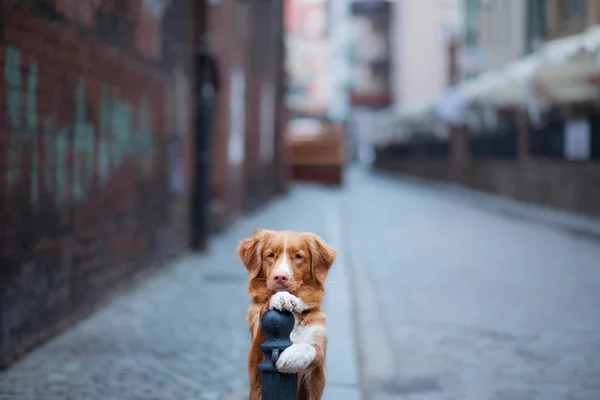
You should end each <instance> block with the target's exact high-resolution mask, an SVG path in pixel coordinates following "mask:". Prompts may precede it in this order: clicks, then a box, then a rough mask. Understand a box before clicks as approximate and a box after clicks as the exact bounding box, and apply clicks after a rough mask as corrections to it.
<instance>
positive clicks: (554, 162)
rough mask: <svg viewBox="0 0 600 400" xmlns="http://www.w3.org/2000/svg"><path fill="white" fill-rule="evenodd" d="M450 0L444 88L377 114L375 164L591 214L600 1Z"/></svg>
mask: <svg viewBox="0 0 600 400" xmlns="http://www.w3.org/2000/svg"><path fill="white" fill-rule="evenodd" d="M459 3H460V2H459V1H453V0H448V1H445V2H443V4H444V6H445V7H446V10H447V11H446V21H454V22H453V24H452V25H454V26H455V29H454V31H455V32H459V35H458V36H455V37H454V40H452V41H451V42H450V43H451V45H450V51H449V53H450V57H449V65H450V70H451V71H452V70H454V72H455V74H454V77H455V79H450V83H452V84H453V85H452V86H451V87H449V88H448V89H447V90H446V91H445V92H444V93H443V94H442V95H441V96H439V97H438V98H435V99H432V100H431V101H424V102H422V103H419V102H416V101H415V102H404V103H403V104H401V105H400V107H399V109H388V110H386V111H384V112H382V113H379V114H378V115H377V118H376V121H377V128H376V129H375V132H376V136H377V141H376V145H377V146H378V151H377V157H376V164H377V165H378V166H384V167H385V168H393V169H400V170H403V171H405V172H410V173H414V174H417V175H421V176H426V177H429V178H434V179H444V180H452V181H455V182H459V183H461V184H464V185H468V186H471V187H474V188H478V189H483V190H488V191H491V192H496V193H501V194H503V195H506V196H511V197H515V198H518V199H522V200H525V201H531V202H538V203H543V204H547V205H550V206H555V207H562V208H567V209H571V210H574V211H578V212H583V213H589V214H593V215H600V208H598V206H597V205H598V204H599V203H600V188H599V187H598V185H596V182H598V179H600V109H599V107H598V104H600V2H597V1H591V0H590V1H588V0H548V1H544V0H527V1H517V0H464V1H463V2H462V3H463V5H464V7H463V17H458V16H457V15H456V13H455V12H454V11H455V10H456V6H457V5H459ZM461 25H462V27H461ZM452 54H455V57H453V56H452ZM451 75H452V74H451ZM456 77H457V78H456ZM440 127H443V128H442V129H440ZM440 131H444V132H445V133H446V134H445V135H439V132H440Z"/></svg>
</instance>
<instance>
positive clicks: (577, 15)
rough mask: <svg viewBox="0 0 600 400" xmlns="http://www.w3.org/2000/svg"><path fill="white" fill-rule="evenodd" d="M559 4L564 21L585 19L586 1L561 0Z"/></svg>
mask: <svg viewBox="0 0 600 400" xmlns="http://www.w3.org/2000/svg"><path fill="white" fill-rule="evenodd" d="M561 3H562V4H561V5H562V10H561V11H562V15H563V18H564V19H565V20H567V21H569V20H574V19H585V16H586V12H587V5H588V4H587V3H588V2H587V0H562V1H561Z"/></svg>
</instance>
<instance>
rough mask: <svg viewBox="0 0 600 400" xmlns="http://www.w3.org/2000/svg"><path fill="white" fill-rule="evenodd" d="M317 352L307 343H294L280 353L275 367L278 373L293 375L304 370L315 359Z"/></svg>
mask: <svg viewBox="0 0 600 400" xmlns="http://www.w3.org/2000/svg"><path fill="white" fill-rule="evenodd" d="M316 354H317V350H316V349H315V348H314V347H313V346H311V345H310V344H307V343H294V344H293V345H291V346H290V347H288V348H287V349H285V350H284V351H283V353H281V355H280V356H279V359H278V360H277V363H276V364H275V366H276V367H277V370H278V371H279V372H283V373H285V374H294V373H297V372H300V371H302V370H304V369H306V368H307V367H308V366H309V365H310V363H311V362H313V360H314V359H315V355H316Z"/></svg>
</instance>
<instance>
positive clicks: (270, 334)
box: [258, 310, 298, 400]
mask: <svg viewBox="0 0 600 400" xmlns="http://www.w3.org/2000/svg"><path fill="white" fill-rule="evenodd" d="M295 323H296V321H295V320H294V315H293V314H292V313H290V312H289V311H277V310H269V311H267V312H266V313H265V314H264V315H263V317H262V321H261V324H262V328H263V331H264V332H265V334H266V335H267V341H266V342H265V343H263V344H261V345H260V349H261V350H262V351H263V352H264V353H265V361H264V362H262V363H261V364H259V366H258V369H259V370H260V371H261V374H262V400H297V399H298V375H297V374H283V373H281V372H279V371H277V368H276V367H275V363H276V362H277V359H278V358H279V356H280V355H281V353H282V352H283V350H285V349H286V348H288V347H289V346H291V345H292V341H291V340H290V333H292V330H293V329H294V325H295Z"/></svg>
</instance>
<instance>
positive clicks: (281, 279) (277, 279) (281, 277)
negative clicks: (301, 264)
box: [273, 272, 289, 283]
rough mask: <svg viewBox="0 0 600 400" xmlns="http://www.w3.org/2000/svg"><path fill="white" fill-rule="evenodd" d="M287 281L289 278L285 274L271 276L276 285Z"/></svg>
mask: <svg viewBox="0 0 600 400" xmlns="http://www.w3.org/2000/svg"><path fill="white" fill-rule="evenodd" d="M288 279H289V276H288V274H286V273H285V272H279V273H277V274H275V275H273V280H274V281H275V282H277V283H287V281H288Z"/></svg>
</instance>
